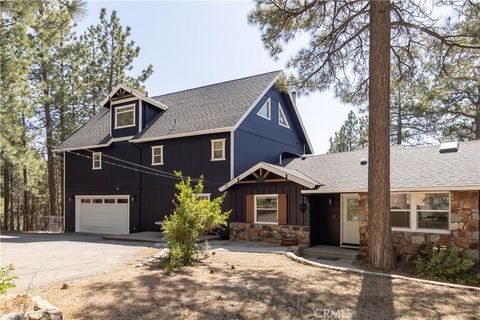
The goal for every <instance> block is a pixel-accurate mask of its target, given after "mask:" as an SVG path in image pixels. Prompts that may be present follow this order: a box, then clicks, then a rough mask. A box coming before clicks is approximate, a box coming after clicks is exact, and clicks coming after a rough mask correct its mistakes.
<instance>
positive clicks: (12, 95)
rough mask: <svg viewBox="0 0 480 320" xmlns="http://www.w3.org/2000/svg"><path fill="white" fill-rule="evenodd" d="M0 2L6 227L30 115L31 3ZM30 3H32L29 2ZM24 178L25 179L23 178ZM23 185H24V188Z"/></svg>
mask: <svg viewBox="0 0 480 320" xmlns="http://www.w3.org/2000/svg"><path fill="white" fill-rule="evenodd" d="M0 6H1V14H2V16H1V20H0V23H1V26H0V39H1V41H0V50H1V51H0V82H1V83H0V90H1V92H0V149H1V151H0V155H1V156H0V161H1V168H2V170H1V174H2V184H3V186H2V188H1V189H2V191H3V192H2V198H3V227H4V228H8V226H9V225H10V223H9V222H12V221H13V219H12V213H13V205H12V202H13V201H12V200H13V192H14V188H13V183H12V182H13V180H14V177H15V175H16V174H17V173H18V172H17V171H16V170H15V168H16V167H19V166H22V167H23V169H25V163H26V162H25V160H26V158H25V155H26V152H27V149H26V128H25V126H23V123H24V118H25V115H31V113H32V109H31V106H30V104H29V103H28V96H29V86H28V72H29V66H30V65H31V59H30V52H31V42H30V41H29V39H28V37H27V26H26V22H27V21H28V20H29V19H30V18H31V12H32V10H31V7H30V8H29V7H28V6H27V5H26V3H24V2H8V3H7V2H4V1H2V2H1V3H0ZM32 7H35V5H34V4H33V5H32ZM24 181H25V180H24ZM25 189H26V186H24V190H25Z"/></svg>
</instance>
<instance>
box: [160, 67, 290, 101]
mask: <svg viewBox="0 0 480 320" xmlns="http://www.w3.org/2000/svg"><path fill="white" fill-rule="evenodd" d="M282 71H283V70H282V69H279V70H275V71H269V72H264V73H259V74H254V75H251V76H246V77H241V78H236V79H231V80H225V81H220V82H216V83H211V84H206V85H203V86H198V87H194V88H189V89H184V90H179V91H173V92H169V93H165V94H161V95H158V96H152V97H151V98H152V99H156V98H160V97H164V96H168V95H171V94H176V93H180V92H185V91H191V90H197V89H201V88H206V87H211V86H216V85H219V84H224V83H228V82H233V81H239V80H244V79H248V78H254V77H258V76H263V75H266V74H269V73H279V72H282Z"/></svg>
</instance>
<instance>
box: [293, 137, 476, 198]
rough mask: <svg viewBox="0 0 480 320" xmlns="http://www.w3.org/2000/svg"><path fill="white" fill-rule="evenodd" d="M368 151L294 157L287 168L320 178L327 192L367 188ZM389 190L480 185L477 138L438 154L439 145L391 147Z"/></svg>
mask: <svg viewBox="0 0 480 320" xmlns="http://www.w3.org/2000/svg"><path fill="white" fill-rule="evenodd" d="M367 156H368V152H367V150H360V151H351V152H342V153H331V154H324V155H316V156H308V157H306V158H305V159H304V160H302V159H300V158H297V159H293V160H291V161H290V162H288V163H287V164H285V167H286V168H289V169H295V170H298V171H300V172H302V173H303V174H305V175H307V176H309V177H311V178H312V179H315V180H317V181H319V182H320V183H321V184H322V185H323V186H320V187H319V188H318V189H319V190H325V191H328V192H330V191H331V192H341V191H349V190H350V191H356V190H367V188H368V185H367V183H368V165H366V166H362V165H360V160H361V159H362V158H367ZM390 168H391V173H390V180H391V189H392V190H401V189H415V188H418V189H428V188H443V187H461V188H465V187H475V188H478V187H479V186H480V141H469V142H460V144H459V149H458V152H452V153H442V154H441V153H439V146H438V145H434V146H421V147H414V148H409V147H403V146H395V147H392V149H391V163H390Z"/></svg>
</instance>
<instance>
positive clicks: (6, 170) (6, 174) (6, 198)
mask: <svg viewBox="0 0 480 320" xmlns="http://www.w3.org/2000/svg"><path fill="white" fill-rule="evenodd" d="M10 196H11V195H10V165H9V163H8V161H7V159H5V158H4V159H3V228H4V229H5V230H9V228H8V227H9V219H8V218H9V216H10V210H9V207H10Z"/></svg>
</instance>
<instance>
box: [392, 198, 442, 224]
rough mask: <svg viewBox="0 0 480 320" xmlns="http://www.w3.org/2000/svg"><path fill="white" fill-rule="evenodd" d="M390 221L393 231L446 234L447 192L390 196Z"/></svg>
mask: <svg viewBox="0 0 480 320" xmlns="http://www.w3.org/2000/svg"><path fill="white" fill-rule="evenodd" d="M390 220H391V223H392V230H394V231H418V232H430V233H448V232H449V230H450V193H449V192H404V193H392V194H391V195H390Z"/></svg>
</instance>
